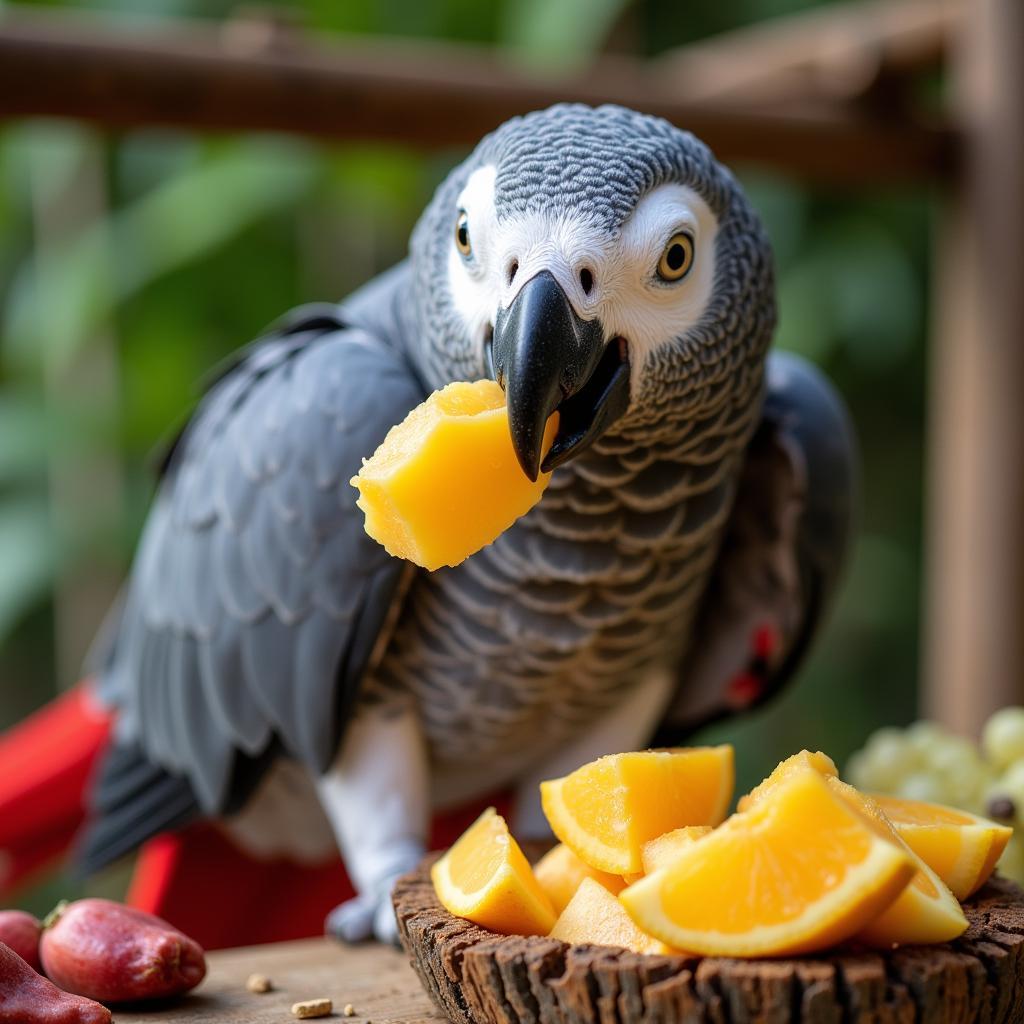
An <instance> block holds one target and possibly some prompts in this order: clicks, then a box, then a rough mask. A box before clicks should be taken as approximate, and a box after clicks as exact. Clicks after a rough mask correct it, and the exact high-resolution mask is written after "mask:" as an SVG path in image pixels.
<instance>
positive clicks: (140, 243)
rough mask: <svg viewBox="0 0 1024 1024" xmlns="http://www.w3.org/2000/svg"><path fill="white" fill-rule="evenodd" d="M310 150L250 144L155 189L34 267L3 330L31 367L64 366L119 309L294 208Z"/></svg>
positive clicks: (310, 164)
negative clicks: (153, 285)
mask: <svg viewBox="0 0 1024 1024" xmlns="http://www.w3.org/2000/svg"><path fill="white" fill-rule="evenodd" d="M316 169H317V165H316V164H315V162H314V161H312V160H311V159H310V158H309V155H308V152H307V150H306V149H305V147H303V146H301V145H299V144H292V143H286V142H285V141H283V140H277V141H275V142H274V143H270V142H267V141H265V140H258V141H246V142H245V143H239V144H236V145H232V146H231V147H230V148H228V150H227V152H224V153H220V154H218V155H217V156H215V157H213V158H211V159H209V160H207V161H206V162H205V163H203V164H202V165H201V166H199V167H196V168H193V169H189V170H186V171H184V172H182V173H180V174H178V175H176V176H174V177H172V178H170V179H169V180H168V181H167V182H166V183H164V184H161V185H159V186H157V187H155V188H153V189H152V190H151V191H150V192H148V193H146V194H145V195H144V196H142V197H141V198H140V199H137V200H135V201H134V202H133V203H130V204H129V205H127V206H125V207H124V208H123V209H121V210H120V211H118V212H116V213H114V214H113V215H111V216H110V217H109V218H107V219H105V220H103V221H101V222H100V223H98V224H94V225H93V226H91V227H90V228H88V229H87V230H85V231H83V232H82V233H81V234H80V235H79V236H78V237H77V238H76V239H73V240H70V241H69V242H68V243H67V244H66V245H63V246H62V247H61V248H60V249H59V250H58V251H56V252H54V253H52V254H51V255H50V257H49V258H48V259H45V260H39V259H32V258H29V259H26V261H25V262H24V263H23V264H22V266H21V267H20V269H19V271H18V273H17V274H16V275H15V279H14V281H13V282H12V284H11V290H10V295H9V299H8V303H7V308H6V310H5V320H4V323H3V342H4V344H5V345H6V349H7V352H8V354H9V355H10V356H11V358H12V359H13V360H17V361H18V362H20V363H21V364H22V365H23V366H42V365H46V364H49V365H51V366H54V365H56V366H60V365H63V364H65V363H66V361H67V360H69V359H70V358H71V356H72V355H74V354H75V353H76V352H78V351H79V350H80V349H81V348H82V347H83V346H84V345H85V344H87V342H88V339H89V338H90V336H91V334H92V333H93V331H94V330H95V329H96V327H97V326H98V325H99V324H101V323H102V322H103V320H104V319H106V318H108V317H110V316H112V314H113V311H114V310H115V309H116V307H117V305H118V304H119V303H123V302H124V301H125V300H126V299H128V298H130V297H132V296H133V295H135V294H137V293H138V292H140V291H141V290H142V289H144V288H145V287H146V286H147V285H149V284H151V283H152V282H153V281H154V280H156V279H158V278H159V277H161V276H163V275H165V274H168V273H170V272H171V271H173V270H175V269H177V268H179V267H181V266H183V265H186V264H188V263H190V262H193V261H196V260H199V259H201V258H202V257H203V256H205V255H206V254H208V253H209V252H211V251H213V250H215V249H216V248H218V247H219V246H221V245H223V244H225V243H226V242H228V241H230V240H231V239H232V238H234V237H235V236H236V235H238V234H239V233H240V232H241V231H243V230H244V229H245V228H246V227H247V226H249V225H250V224H252V223H253V222H254V221H257V220H259V219H261V218H263V217H265V216H267V215H268V214H270V213H271V212H273V211H275V210H277V209H279V208H280V207H282V206H286V205H288V204H290V203H293V202H294V201H295V199H296V198H297V197H298V196H299V195H300V194H301V193H302V192H303V191H305V190H306V189H307V188H308V187H309V186H310V184H311V183H312V181H313V180H314V177H315V174H316Z"/></svg>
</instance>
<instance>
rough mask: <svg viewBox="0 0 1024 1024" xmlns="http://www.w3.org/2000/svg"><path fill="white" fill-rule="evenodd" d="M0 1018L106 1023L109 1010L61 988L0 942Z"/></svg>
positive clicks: (12, 1023) (19, 1023)
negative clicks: (62, 990) (37, 972)
mask: <svg viewBox="0 0 1024 1024" xmlns="http://www.w3.org/2000/svg"><path fill="white" fill-rule="evenodd" d="M0 1021H3V1022H4V1024H110V1011H109V1010H108V1009H107V1008H106V1007H105V1006H100V1004H99V1003H94V1002H93V1001H92V1000H91V999H83V998H82V997H81V996H74V995H71V994H69V993H68V992H61V990H60V989H59V988H57V986H56V985H54V983H53V982H52V981H47V980H46V979H45V978H43V977H41V976H40V975H38V974H36V972H35V971H33V970H32V968H31V967H29V965H28V964H27V963H25V961H24V960H22V958H21V957H20V956H18V954H17V953H15V952H14V950H13V949H11V948H10V946H7V945H5V944H4V943H2V942H0Z"/></svg>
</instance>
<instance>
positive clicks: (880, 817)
mask: <svg viewBox="0 0 1024 1024" xmlns="http://www.w3.org/2000/svg"><path fill="white" fill-rule="evenodd" d="M826 781H827V783H828V785H829V786H830V787H831V788H832V791H833V792H834V793H836V794H837V795H839V796H841V797H842V798H843V799H844V800H846V801H847V803H848V804H849V805H850V806H851V807H853V808H855V809H856V810H858V811H859V812H860V813H861V814H863V815H864V818H865V820H866V821H868V822H870V823H871V824H872V826H873V827H874V829H875V830H876V832H877V833H878V835H880V836H884V837H886V838H888V839H890V840H892V841H893V842H896V843H898V844H899V846H900V847H901V848H902V849H903V850H904V851H905V853H906V855H907V856H908V857H909V858H910V860H911V862H912V863H913V865H914V867H915V868H916V871H915V872H914V877H913V878H912V879H911V881H910V884H909V885H908V886H907V887H906V889H904V890H903V892H902V893H901V894H900V896H899V899H897V900H895V901H894V902H893V904H892V905H891V906H890V907H888V908H887V909H886V910H885V911H884V912H883V913H882V914H880V915H879V916H878V917H877V918H876V919H875V920H874V921H872V922H871V923H870V924H869V925H868V926H867V927H865V928H864V929H863V930H862V931H861V932H859V933H858V935H857V938H858V940H860V941H861V942H864V943H867V944H868V945H871V946H879V947H882V948H891V947H893V946H900V945H909V944H918V943H931V942H948V941H949V940H950V939H955V938H956V937H957V936H958V935H962V934H963V933H964V932H965V931H966V930H967V918H966V917H964V912H963V910H962V908H961V907H960V902H959V901H958V900H957V898H956V897H955V896H954V895H953V894H952V893H951V892H950V891H949V887H948V886H947V885H946V884H945V883H944V882H943V881H942V879H941V878H940V877H939V876H938V875H937V874H936V873H935V872H934V871H933V870H932V869H931V868H930V867H929V866H928V864H927V863H926V862H925V861H924V860H923V859H922V858H921V857H920V856H918V854H916V853H915V852H914V851H913V850H912V849H911V848H910V846H908V845H907V843H906V842H905V841H904V840H903V839H902V838H901V837H900V835H899V833H897V831H896V830H895V829H894V828H893V826H892V824H891V822H890V821H889V819H888V818H887V817H886V816H885V814H884V813H883V811H882V810H881V808H880V807H879V806H878V804H876V803H875V802H874V800H872V799H871V798H870V797H868V796H865V795H864V794H863V793H861V792H860V790H857V789H854V788H853V786H851V785H849V784H847V783H845V782H841V781H840V780H839V779H836V778H829V779H827V780H826Z"/></svg>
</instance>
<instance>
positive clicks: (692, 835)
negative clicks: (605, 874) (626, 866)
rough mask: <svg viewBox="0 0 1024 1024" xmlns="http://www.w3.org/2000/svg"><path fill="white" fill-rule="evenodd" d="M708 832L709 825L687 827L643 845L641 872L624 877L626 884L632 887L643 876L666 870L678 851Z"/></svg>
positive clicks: (667, 833)
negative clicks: (660, 869) (661, 869)
mask: <svg viewBox="0 0 1024 1024" xmlns="http://www.w3.org/2000/svg"><path fill="white" fill-rule="evenodd" d="M710 831H711V826H710V825H687V826H685V827H684V828H675V829H673V830H672V831H671V832H666V833H665V834H664V835H663V836H658V838H657V839H652V840H650V841H649V842H646V843H644V847H643V850H641V851H640V863H641V865H642V870H641V871H639V872H637V873H636V874H635V875H625V876H624V877H625V880H626V882H627V883H629V884H630V885H632V884H633V883H634V882H639V881H640V879H641V878H643V877H644V875H649V874H651V873H653V872H655V871H657V870H658V869H659V868H667V867H668V866H669V864H671V863H672V861H673V860H674V859H675V856H676V853H677V852H678V851H679V850H681V849H683V847H685V846H689V845H690V844H691V843H695V842H697V840H698V839H702V838H703V837H704V836H706V835H707V834H708V833H709V832H710Z"/></svg>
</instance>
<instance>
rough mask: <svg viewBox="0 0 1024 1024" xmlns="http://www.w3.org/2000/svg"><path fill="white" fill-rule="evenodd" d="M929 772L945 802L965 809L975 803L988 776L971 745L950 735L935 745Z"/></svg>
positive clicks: (958, 737) (967, 741) (960, 738)
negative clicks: (937, 783) (935, 780)
mask: <svg viewBox="0 0 1024 1024" xmlns="http://www.w3.org/2000/svg"><path fill="white" fill-rule="evenodd" d="M928 771H929V773H930V774H932V775H934V776H935V778H936V779H937V780H938V782H939V787H940V788H941V790H942V792H943V793H944V794H945V796H946V801H947V802H948V803H950V804H952V805H953V806H954V807H962V808H964V809H968V808H970V807H972V806H975V805H976V804H977V802H978V800H979V798H980V791H981V790H982V789H983V788H984V786H985V784H986V783H987V782H988V777H989V773H988V772H987V771H986V770H985V764H984V762H983V761H982V760H981V758H980V757H979V756H978V752H977V751H976V750H975V748H974V745H973V744H972V743H971V742H970V741H969V740H965V739H964V738H963V737H961V736H949V737H947V738H946V739H945V740H943V741H942V742H941V743H939V744H937V745H936V746H935V748H934V749H933V750H932V753H931V758H930V760H929V764H928Z"/></svg>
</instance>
